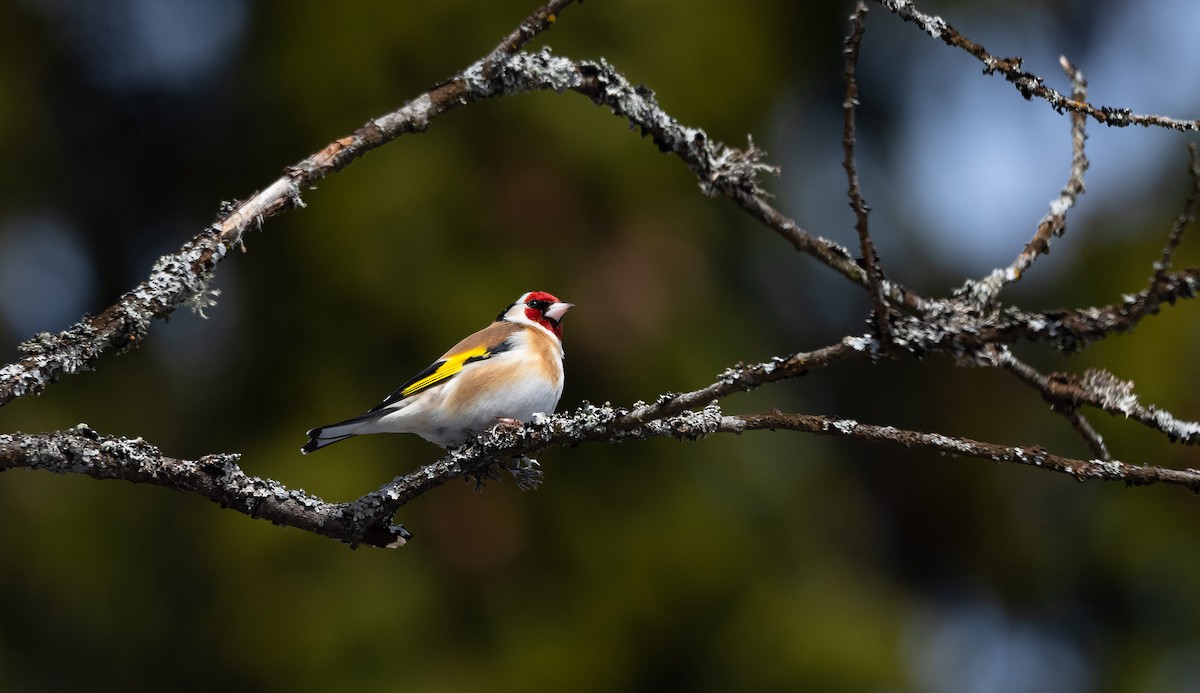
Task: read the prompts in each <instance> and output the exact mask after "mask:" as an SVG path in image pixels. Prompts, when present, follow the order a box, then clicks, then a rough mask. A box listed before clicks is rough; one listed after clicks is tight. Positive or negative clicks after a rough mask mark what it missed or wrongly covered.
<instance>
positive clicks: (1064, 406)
mask: <svg viewBox="0 0 1200 693" xmlns="http://www.w3.org/2000/svg"><path fill="white" fill-rule="evenodd" d="M995 353H996V361H997V362H998V363H999V365H1000V366H1002V367H1003V368H1005V369H1006V370H1008V371H1009V372H1010V373H1012V374H1014V375H1016V376H1017V377H1018V378H1020V379H1021V380H1022V381H1023V382H1025V383H1026V384H1027V385H1030V386H1031V387H1033V388H1034V389H1036V390H1037V391H1038V392H1039V393H1040V394H1041V395H1042V398H1043V399H1045V400H1046V401H1047V402H1049V403H1050V408H1051V409H1053V410H1054V411H1057V412H1059V413H1061V414H1062V415H1063V416H1065V417H1067V420H1068V421H1069V422H1070V424H1071V427H1072V428H1074V429H1075V431H1076V432H1077V433H1078V434H1079V435H1080V436H1081V437H1082V438H1083V441H1084V443H1086V444H1087V446H1088V448H1089V449H1090V450H1091V451H1092V454H1093V455H1095V456H1096V457H1098V458H1100V459H1102V460H1110V459H1112V455H1111V454H1109V452H1108V448H1107V447H1106V446H1105V445H1104V439H1103V438H1101V437H1100V434H1099V433H1097V432H1096V429H1094V428H1092V425H1091V423H1089V422H1088V420H1087V419H1086V418H1084V416H1083V414H1081V413H1080V412H1079V405H1078V404H1077V403H1072V402H1064V401H1062V400H1061V399H1059V398H1058V397H1057V396H1056V395H1055V394H1054V393H1053V392H1052V391H1051V389H1050V379H1049V378H1047V377H1045V376H1043V375H1042V374H1041V373H1039V372H1037V370H1036V369H1034V368H1033V367H1032V366H1030V365H1029V364H1027V363H1025V362H1023V361H1021V360H1020V359H1018V358H1017V357H1016V356H1013V354H1012V352H1011V351H1009V350H1008V348H1007V347H998V348H997V350H996V352H995Z"/></svg>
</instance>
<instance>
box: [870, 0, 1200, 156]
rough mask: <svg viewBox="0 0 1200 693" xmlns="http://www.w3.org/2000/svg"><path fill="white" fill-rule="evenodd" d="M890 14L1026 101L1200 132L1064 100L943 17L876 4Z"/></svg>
mask: <svg viewBox="0 0 1200 693" xmlns="http://www.w3.org/2000/svg"><path fill="white" fill-rule="evenodd" d="M875 2H877V3H879V4H880V5H882V6H883V7H884V8H886V9H887V10H888V11H889V12H892V13H893V14H895V15H896V16H898V17H900V18H901V19H903V20H905V21H908V22H912V23H913V24H916V25H917V26H918V27H919V28H920V29H921V30H922V31H924V32H925V33H927V34H929V35H930V36H931V37H933V38H935V39H938V40H940V41H942V42H943V43H945V44H946V45H948V46H952V47H954V48H959V49H961V50H964V51H966V52H967V53H969V54H971V55H972V56H974V57H975V59H977V60H978V61H979V62H981V63H983V71H984V73H985V74H989V75H990V74H993V73H999V74H1000V75H1002V76H1003V77H1004V79H1006V80H1008V82H1009V83H1011V84H1012V85H1013V86H1014V87H1016V89H1017V91H1019V92H1020V93H1021V96H1024V97H1025V98H1026V99H1032V98H1034V97H1037V98H1039V99H1043V100H1044V101H1046V102H1047V103H1049V104H1050V107H1051V108H1053V109H1054V110H1055V111H1057V112H1059V113H1063V112H1065V111H1071V112H1073V113H1083V114H1084V115H1087V116H1090V117H1091V118H1093V119H1094V120H1095V121H1096V122H1098V123H1102V124H1104V125H1108V126H1111V127H1127V126H1130V125H1141V126H1144V127H1151V126H1153V127H1162V128H1169V129H1171V130H1179V131H1183V132H1196V131H1200V120H1183V119H1177V118H1168V117H1165V116H1156V115H1138V114H1136V113H1134V112H1133V111H1131V110H1129V109H1128V108H1112V107H1109V106H1099V107H1097V106H1093V105H1091V104H1089V103H1087V102H1086V101H1077V100H1075V99H1071V98H1068V97H1065V96H1063V95H1062V94H1060V93H1059V92H1057V91H1055V90H1054V89H1051V88H1050V87H1047V86H1046V84H1045V80H1043V79H1042V78H1041V77H1038V76H1037V75H1035V74H1033V73H1031V72H1025V71H1023V70H1022V69H1021V59H1020V58H1001V57H998V56H995V55H993V54H991V53H989V52H987V50H985V49H984V47H983V46H981V45H979V44H978V43H975V42H974V41H972V40H970V39H968V38H967V37H965V36H963V35H962V34H960V33H959V32H958V31H957V30H956V29H955V28H954V27H952V26H950V25H949V24H948V23H947V22H946V20H944V19H942V18H941V17H937V16H933V15H928V14H925V13H924V12H921V11H920V10H918V9H917V8H916V5H914V4H913V2H912V0H875Z"/></svg>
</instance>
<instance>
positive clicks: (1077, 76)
mask: <svg viewBox="0 0 1200 693" xmlns="http://www.w3.org/2000/svg"><path fill="white" fill-rule="evenodd" d="M1059 64H1060V65H1062V69H1063V72H1065V73H1066V74H1067V76H1068V77H1069V78H1070V79H1071V89H1072V93H1071V98H1073V99H1075V100H1076V101H1085V100H1086V99H1087V81H1086V80H1084V78H1083V73H1082V72H1080V71H1079V69H1078V68H1076V67H1075V66H1074V65H1072V64H1071V63H1070V61H1068V60H1067V58H1066V56H1059ZM1086 126H1087V118H1086V117H1084V115H1083V114H1082V113H1080V112H1078V111H1072V112H1071V173H1070V175H1069V176H1068V177H1067V183H1066V185H1064V186H1063V189H1062V191H1061V192H1060V193H1059V195H1058V197H1056V198H1055V199H1054V200H1053V201H1051V202H1050V211H1049V212H1047V213H1046V216H1044V217H1042V219H1041V221H1039V222H1038V226H1037V231H1036V232H1035V233H1034V235H1033V239H1032V240H1030V241H1029V243H1028V244H1026V246H1025V249H1024V250H1022V251H1021V253H1020V254H1019V255H1018V256H1017V258H1016V259H1015V260H1013V262H1012V264H1011V265H1009V266H1008V267H1006V268H1004V269H997V270H995V271H994V272H992V273H991V274H990V275H988V276H987V277H985V278H984V279H982V280H980V281H978V282H968V284H967V285H966V286H964V287H963V289H960V290H959V291H960V293H962V294H964V295H967V296H969V297H970V298H971V299H972V300H974V301H975V302H976V303H977V304H978V305H981V306H985V305H988V304H990V303H991V302H992V301H994V300H995V298H996V295H997V294H998V293H1000V290H1001V289H1002V288H1004V286H1005V285H1007V284H1011V283H1013V282H1015V281H1017V280H1018V279H1020V278H1021V277H1022V276H1024V274H1025V272H1026V271H1027V270H1028V269H1029V268H1030V267H1031V266H1032V265H1033V263H1034V261H1035V260H1037V258H1038V256H1039V255H1042V254H1044V253H1049V252H1050V239H1051V238H1052V237H1054V236H1061V235H1063V233H1064V232H1066V230H1067V212H1069V211H1070V210H1071V208H1072V207H1074V206H1075V200H1076V198H1078V197H1079V196H1080V195H1082V194H1083V192H1084V190H1085V186H1084V182H1083V174H1084V172H1085V171H1087V168H1088V160H1087V155H1086V154H1085V153H1084V149H1083V144H1084V142H1085V141H1086V140H1087V133H1086V131H1085V129H1086Z"/></svg>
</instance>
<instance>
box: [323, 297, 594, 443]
mask: <svg viewBox="0 0 1200 693" xmlns="http://www.w3.org/2000/svg"><path fill="white" fill-rule="evenodd" d="M573 305H574V304H571V303H563V302H562V301H559V300H558V299H557V298H555V297H554V296H552V295H551V294H548V293H546V292H545V291H530V292H528V293H525V294H523V295H522V296H521V297H520V298H518V299H517V301H516V302H515V303H513V304H512V305H510V306H508V307H507V308H505V309H504V310H503V311H501V312H500V315H499V316H497V317H496V321H495V322H493V323H492V324H491V325H488V326H487V327H485V328H483V329H482V330H480V331H478V332H476V333H475V334H473V335H471V336H470V337H467V338H466V339H464V340H462V341H461V342H459V343H458V344H455V345H454V346H453V347H451V349H450V351H447V352H446V353H445V354H444V355H443V356H442V357H441V358H439V359H438V360H437V361H434V362H433V363H431V364H430V365H429V367H428V368H426V369H425V370H423V371H421V372H420V373H417V374H416V375H414V376H413V377H412V378H411V379H410V380H409V381H408V382H406V383H404V384H403V385H401V386H400V388H399V389H398V390H396V391H395V392H393V393H392V394H390V395H388V397H387V398H386V399H384V400H383V401H382V402H380V403H379V404H377V405H376V406H375V408H374V409H371V410H370V411H368V412H367V413H365V414H363V415H361V416H356V417H354V418H353V419H346V420H345V421H341V422H338V423H335V424H329V425H328V426H320V427H318V428H314V429H312V430H311V431H309V432H308V442H307V443H306V444H305V445H304V447H303V448H300V451H301V452H303V453H305V454H308V453H310V452H313V451H314V450H319V449H321V448H323V447H325V446H326V445H331V444H333V443H336V442H338V441H341V440H345V439H347V438H350V437H353V436H357V435H363V434H365V433H416V434H417V435H419V436H421V437H422V438H424V439H425V440H428V441H429V442H431V443H435V444H437V445H440V446H442V447H444V448H451V447H456V446H458V445H461V444H463V443H464V442H466V441H468V440H470V439H471V438H473V437H475V436H476V435H478V434H480V433H482V432H483V431H485V430H487V429H488V428H490V427H491V426H494V425H495V424H497V423H499V422H501V421H505V420H516V421H528V420H529V419H530V418H531V417H532V416H533V414H534V413H535V412H542V413H546V414H551V413H553V412H554V407H556V406H557V405H558V398H559V397H561V396H562V391H563V347H562V325H561V323H560V322H559V321H561V320H562V317H563V314H564V313H566V312H567V310H568V309H570V308H571V307H572V306H573Z"/></svg>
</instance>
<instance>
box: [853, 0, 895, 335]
mask: <svg viewBox="0 0 1200 693" xmlns="http://www.w3.org/2000/svg"><path fill="white" fill-rule="evenodd" d="M866 16H867V6H866V5H865V4H864V3H863V2H862V0H859V2H858V5H857V6H856V7H855V9H854V14H852V15H851V16H850V24H851V30H850V35H849V36H847V37H846V48H845V50H844V52H845V54H846V65H845V67H844V68H843V71H842V79H843V81H845V83H846V97H845V98H844V99H843V100H842V114H843V119H842V150H843V152H844V153H845V157H844V158H843V159H842V168H844V169H846V179H847V184H848V189H847V192H846V194H847V196H848V197H849V198H850V208H851V209H852V210H854V219H855V222H854V230H855V231H857V232H858V244H859V250H860V252H861V253H862V260H863V271H864V272H866V275H867V288H868V289H869V291H870V294H871V301H872V303H873V304H874V305H875V310H874V311H873V313H874V316H875V321H874V327H875V331H876V332H877V333H878V334H879V341H880V344H881V345H882V346H883V351H884V352H887V351H889V350H890V349H891V342H892V327H891V323H890V321H889V318H890V317H891V308H890V307H889V306H888V302H887V298H886V297H885V296H884V293H883V286H882V284H883V267H882V266H881V265H880V263H879V255H878V253H876V251H875V243H874V242H872V241H871V233H870V229H869V227H868V224H867V214H868V212H869V211H870V207H869V206H868V205H867V202H866V200H864V199H863V196H862V190H861V189H860V188H859V185H858V169H857V167H856V165H855V163H854V147H855V144H856V142H855V135H854V112H855V109H856V107H857V106H858V80H857V78H856V76H855V72H856V71H857V68H858V55H859V52H860V51H861V49H862V37H863V33H864V32H865V31H866V29H867V27H866V23H865V21H864V20H865V19H866Z"/></svg>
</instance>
